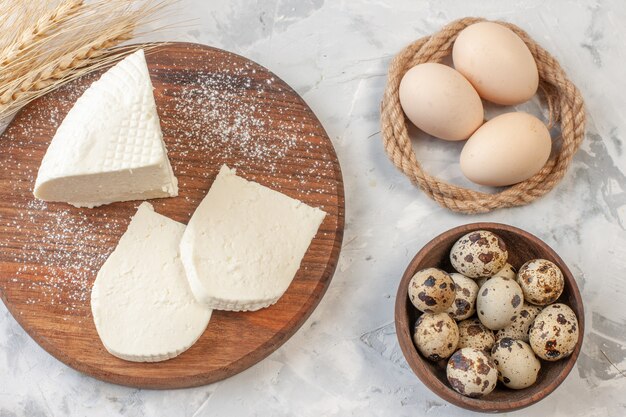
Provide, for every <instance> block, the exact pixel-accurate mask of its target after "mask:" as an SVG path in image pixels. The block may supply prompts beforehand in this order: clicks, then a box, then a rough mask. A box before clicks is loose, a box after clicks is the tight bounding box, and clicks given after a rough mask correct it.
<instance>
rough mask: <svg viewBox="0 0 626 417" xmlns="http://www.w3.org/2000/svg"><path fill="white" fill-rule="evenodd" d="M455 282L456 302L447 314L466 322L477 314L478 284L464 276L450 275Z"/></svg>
mask: <svg viewBox="0 0 626 417" xmlns="http://www.w3.org/2000/svg"><path fill="white" fill-rule="evenodd" d="M450 277H451V278H452V281H454V291H455V297H454V302H453V303H452V305H451V306H450V307H448V309H447V310H446V313H448V314H450V317H452V318H453V319H455V320H464V319H466V318H468V317H471V316H473V315H474V313H475V312H476V296H477V295H478V284H476V282H475V281H474V280H473V279H471V278H468V277H466V276H465V275H462V274H457V273H454V274H450Z"/></svg>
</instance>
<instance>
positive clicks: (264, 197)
mask: <svg viewBox="0 0 626 417" xmlns="http://www.w3.org/2000/svg"><path fill="white" fill-rule="evenodd" d="M325 216H326V213H324V212H323V211H322V210H320V209H318V208H313V207H309V206H308V205H306V204H304V203H303V202H301V201H298V200H295V199H293V198H290V197H288V196H286V195H284V194H281V193H279V192H277V191H274V190H271V189H269V188H267V187H264V186H262V185H260V184H257V183H254V182H251V181H247V180H245V179H243V178H241V177H238V176H237V175H236V174H235V171H234V170H232V169H230V168H228V167H227V166H225V165H224V166H222V168H221V169H220V172H219V174H218V176H217V178H216V179H215V182H214V183H213V185H212V186H211V189H210V190H209V192H208V194H207V195H206V197H205V198H204V200H202V202H201V203H200V205H199V206H198V208H197V209H196V211H195V213H194V214H193V216H192V217H191V220H190V221H189V224H188V226H187V229H186V230H185V233H184V234H183V238H182V240H181V243H180V248H181V259H182V262H183V265H184V266H185V271H186V273H187V279H188V280H189V284H190V286H191V290H192V291H193V294H194V296H195V297H196V299H197V300H198V301H200V302H202V303H203V304H205V305H206V306H208V307H209V308H213V309H217V310H231V311H244V310H258V309H260V308H263V307H267V306H270V305H272V304H274V303H275V302H276V301H278V299H279V298H280V297H281V296H282V295H283V294H284V292H285V291H286V290H287V287H289V284H290V283H291V281H292V280H293V277H294V276H295V274H296V272H297V271H298V269H299V267H300V262H301V261H302V258H303V257H304V254H305V253H306V251H307V248H308V247H309V245H310V243H311V240H312V239H313V238H314V237H315V235H316V233H317V229H318V228H319V226H320V224H321V223H322V221H323V220H324V217H325Z"/></svg>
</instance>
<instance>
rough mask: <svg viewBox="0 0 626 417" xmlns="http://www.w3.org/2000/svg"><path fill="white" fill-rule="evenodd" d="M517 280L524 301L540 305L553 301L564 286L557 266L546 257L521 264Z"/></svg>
mask: <svg viewBox="0 0 626 417" xmlns="http://www.w3.org/2000/svg"><path fill="white" fill-rule="evenodd" d="M517 282H518V283H519V285H520V287H522V291H524V298H525V299H526V301H528V302H529V303H532V304H537V305H540V306H545V305H548V304H551V303H553V302H555V301H556V300H557V299H558V298H559V297H560V296H561V293H562V292H563V287H564V286H565V280H564V279H563V273H562V272H561V270H560V269H559V267H558V266H556V265H555V264H554V263H552V262H550V261H548V260H546V259H533V260H532V261H528V262H526V263H525V264H524V265H522V267H521V268H520V269H519V272H518V274H517Z"/></svg>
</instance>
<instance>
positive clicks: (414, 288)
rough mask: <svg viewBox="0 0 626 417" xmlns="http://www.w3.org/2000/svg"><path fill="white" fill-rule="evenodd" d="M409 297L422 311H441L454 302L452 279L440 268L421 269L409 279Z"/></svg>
mask: <svg viewBox="0 0 626 417" xmlns="http://www.w3.org/2000/svg"><path fill="white" fill-rule="evenodd" d="M409 298H410V299H411V302H412V303H413V305H414V306H415V308H417V309H418V310H420V311H423V312H424V313H442V312H444V311H446V310H447V309H448V307H450V305H452V303H453V302H454V281H452V278H451V277H450V275H448V274H447V273H446V272H444V271H442V270H441V269H437V268H426V269H422V270H421V271H417V272H416V273H415V275H413V278H411V281H409Z"/></svg>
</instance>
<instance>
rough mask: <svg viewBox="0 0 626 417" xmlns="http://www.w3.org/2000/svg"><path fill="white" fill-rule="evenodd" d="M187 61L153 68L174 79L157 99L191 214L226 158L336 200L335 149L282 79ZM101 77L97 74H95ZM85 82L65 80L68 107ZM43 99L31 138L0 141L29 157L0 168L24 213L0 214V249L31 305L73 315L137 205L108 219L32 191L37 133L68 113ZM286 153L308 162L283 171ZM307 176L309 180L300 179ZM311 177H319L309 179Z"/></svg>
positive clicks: (30, 124)
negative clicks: (192, 187) (196, 188)
mask: <svg viewBox="0 0 626 417" xmlns="http://www.w3.org/2000/svg"><path fill="white" fill-rule="evenodd" d="M229 60H231V61H229ZM185 66H186V59H184V58H183V59H180V61H178V60H177V61H176V62H175V66H174V68H172V67H170V66H167V67H166V66H161V65H158V64H157V65H154V66H152V67H151V73H152V74H151V75H152V78H153V82H154V83H155V84H156V83H158V82H159V80H164V81H165V82H166V83H167V86H168V87H167V88H162V89H160V90H158V91H157V92H155V93H156V101H157V107H158V111H159V113H160V116H161V124H162V129H163V132H164V135H165V136H166V140H167V147H168V152H169V154H170V158H171V162H172V164H173V167H174V171H175V174H176V176H177V177H178V178H179V186H180V188H181V190H182V191H183V192H182V193H181V195H183V198H184V199H185V200H186V202H187V205H188V206H189V210H190V213H188V214H189V215H190V214H191V212H192V211H193V209H194V208H195V205H196V204H197V203H199V200H197V199H196V197H195V196H194V197H193V198H191V197H189V195H188V194H187V195H185V193H184V191H185V187H187V185H188V184H187V182H188V181H189V182H196V179H197V177H198V176H200V177H202V178H204V179H205V183H206V181H207V180H208V179H209V178H210V177H211V176H212V175H213V174H214V173H215V172H216V171H217V168H219V166H221V165H222V163H226V162H228V164H229V165H230V166H231V167H233V168H240V170H241V171H242V172H257V173H263V175H266V174H267V175H266V176H265V178H266V179H267V178H272V179H274V180H270V183H269V184H267V185H269V186H270V187H272V188H274V189H276V190H278V191H280V190H281V188H282V187H284V186H285V185H288V187H290V188H291V189H297V190H298V192H300V193H301V195H315V196H317V200H316V201H317V205H324V204H325V201H327V202H328V203H329V204H330V203H332V201H331V200H330V199H331V197H328V199H327V200H325V199H324V198H322V199H320V198H319V197H321V196H323V197H325V198H326V197H327V195H328V194H331V195H332V194H333V192H334V191H336V190H335V187H336V183H335V180H334V178H333V177H332V175H329V172H333V169H334V168H333V167H334V162H333V159H332V155H330V154H329V152H328V151H327V149H326V146H327V145H326V144H325V143H324V142H323V141H322V140H318V138H317V137H316V135H317V133H314V132H316V131H318V129H317V128H315V126H312V125H311V121H310V119H309V118H307V117H305V116H304V114H303V113H302V107H301V104H300V103H299V102H296V101H295V99H294V95H293V94H292V93H291V92H290V91H289V90H288V89H287V88H286V87H284V86H283V84H282V83H281V82H280V81H279V80H277V79H275V78H273V77H269V78H268V77H267V75H266V74H263V73H261V72H260V71H261V70H260V67H258V66H256V65H254V64H252V63H250V62H247V61H245V60H242V59H240V58H233V57H229V58H227V62H225V63H224V66H223V67H224V68H231V69H229V70H228V69H224V70H220V71H219V72H211V71H206V72H202V71H190V70H184V69H177V68H176V67H185ZM233 68H234V69H233ZM257 72H258V73H257ZM95 79H96V77H95V76H90V80H91V81H94V80H95ZM86 87H87V86H84V87H72V86H66V87H63V88H62V89H63V94H61V96H62V97H63V98H64V100H65V102H64V103H63V107H65V108H67V107H69V105H71V104H72V103H74V102H75V101H76V99H77V98H78V97H79V96H80V95H81V94H82V92H83V91H84V89H85V88H86ZM41 101H42V102H41V103H39V105H38V106H37V107H36V109H35V110H32V111H31V113H30V116H31V117H30V119H29V120H25V119H20V120H19V121H17V122H14V123H17V126H18V127H19V129H18V130H21V131H22V134H23V133H24V132H25V133H26V134H27V135H25V136H24V137H25V139H17V138H16V137H14V136H13V135H11V134H10V133H9V134H5V135H4V137H3V140H4V141H5V142H4V143H0V149H2V150H3V151H6V152H8V153H9V154H12V153H13V151H15V153H16V154H20V155H22V161H27V162H16V161H12V160H8V161H6V163H4V164H3V165H2V166H0V182H4V183H5V184H8V185H9V186H10V187H11V189H12V190H15V191H14V194H15V195H16V196H17V198H16V199H15V200H14V201H12V202H11V203H10V204H11V205H12V207H13V209H14V210H12V211H11V212H12V213H18V214H17V215H14V214H12V216H13V217H15V218H9V217H8V216H3V217H2V221H1V222H0V235H2V236H4V237H3V239H1V240H0V250H1V251H4V253H5V255H3V260H2V261H3V262H5V263H6V264H8V265H10V270H11V271H12V272H13V274H14V277H13V278H10V280H12V282H13V283H14V284H15V285H19V286H20V287H21V288H22V289H23V291H24V293H25V294H27V295H28V299H27V300H26V303H28V304H34V303H46V304H49V305H51V306H53V307H51V309H54V311H57V312H58V311H60V312H61V313H62V314H61V316H63V320H67V319H68V317H69V316H71V315H79V316H82V315H83V313H85V312H86V311H85V306H86V305H87V306H88V301H89V297H90V291H91V285H92V282H93V279H94V278H95V276H96V274H97V272H98V270H99V269H100V267H101V266H102V264H103V263H104V261H105V260H106V259H107V257H108V256H109V254H110V253H111V251H112V250H113V248H114V247H115V245H116V243H117V239H118V238H119V236H121V234H122V233H123V232H124V230H125V229H126V226H127V224H128V222H129V220H130V216H131V215H132V212H124V213H123V215H122V214H119V215H118V216H117V217H114V216H109V218H107V215H106V210H98V209H94V210H89V209H82V210H77V209H74V208H72V207H69V206H66V205H63V204H56V203H55V204H48V203H45V202H42V201H38V200H34V199H33V197H32V186H33V184H34V180H35V177H36V174H37V169H38V166H39V162H40V156H41V155H42V152H43V151H45V146H44V145H42V141H41V140H34V139H31V137H32V138H37V137H45V138H47V137H49V135H50V132H53V131H54V130H56V128H57V127H58V126H59V124H60V123H61V122H62V119H63V115H64V114H65V112H64V111H60V108H61V106H60V103H59V102H58V101H54V100H48V98H47V97H44V98H43V99H42V100H41ZM306 123H308V125H307V124H306ZM9 131H11V129H9ZM42 146H43V147H44V148H42ZM207 155H210V158H209V157H207ZM287 161H288V162H289V163H290V164H293V165H296V166H300V167H301V169H300V170H295V173H292V174H290V175H289V176H285V175H284V174H281V172H282V171H281V169H282V167H283V165H284V164H285V163H286V162H287ZM320 173H322V176H320ZM305 183H307V184H309V186H308V187H307V188H304V187H299V184H305ZM311 183H314V184H317V185H314V186H313V187H311V186H310V184H311ZM300 188H303V189H300ZM202 191H203V193H206V190H202ZM199 197H202V196H199ZM138 203H139V202H137V204H138ZM167 204H168V201H167V200H164V201H162V202H160V203H159V204H157V210H158V206H159V205H161V207H164V206H167ZM333 204H334V203H333ZM135 205H136V204H135ZM322 208H323V207H322ZM21 226H23V227H28V228H29V232H30V230H33V232H32V236H25V234H24V233H10V230H11V228H19V227H21ZM2 229H4V230H2ZM77 242H78V243H79V245H77ZM51 311H52V310H51ZM87 314H89V313H87ZM79 320H82V319H79Z"/></svg>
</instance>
